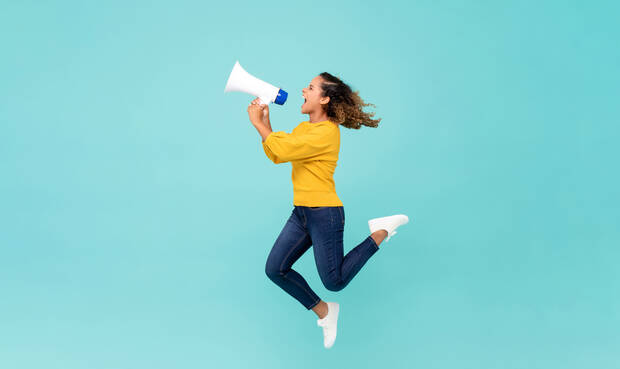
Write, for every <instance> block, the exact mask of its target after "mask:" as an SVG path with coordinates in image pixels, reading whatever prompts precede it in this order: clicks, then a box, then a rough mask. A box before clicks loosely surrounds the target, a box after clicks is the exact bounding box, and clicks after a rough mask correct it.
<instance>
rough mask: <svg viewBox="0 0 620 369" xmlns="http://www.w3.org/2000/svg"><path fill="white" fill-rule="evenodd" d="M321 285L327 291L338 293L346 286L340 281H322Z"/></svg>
mask: <svg viewBox="0 0 620 369" xmlns="http://www.w3.org/2000/svg"><path fill="white" fill-rule="evenodd" d="M323 285H324V286H325V288H327V289H328V290H329V291H334V292H336V291H340V290H341V289H343V288H344V286H346V285H345V284H344V283H342V282H341V281H323Z"/></svg>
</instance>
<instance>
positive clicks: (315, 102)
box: [301, 76, 329, 114]
mask: <svg viewBox="0 0 620 369" xmlns="http://www.w3.org/2000/svg"><path fill="white" fill-rule="evenodd" d="M322 82H323V78H322V77H321V76H316V77H314V78H313V79H312V81H310V84H309V85H308V87H306V88H304V89H302V90H301V93H302V95H303V97H304V103H303V104H302V105H301V113H302V114H310V113H317V112H321V111H322V110H323V107H322V106H321V105H322V104H327V103H328V102H329V97H326V96H325V97H323V96H321V95H322V94H323V89H321V83H322Z"/></svg>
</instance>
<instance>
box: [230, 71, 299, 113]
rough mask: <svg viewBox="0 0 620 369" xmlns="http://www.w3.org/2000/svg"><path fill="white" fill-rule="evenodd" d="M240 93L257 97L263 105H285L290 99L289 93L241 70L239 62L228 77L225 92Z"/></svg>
mask: <svg viewBox="0 0 620 369" xmlns="http://www.w3.org/2000/svg"><path fill="white" fill-rule="evenodd" d="M230 91H240V92H245V93H248V94H250V95H253V96H256V97H258V98H259V99H260V102H261V104H270V103H272V102H273V103H276V104H278V105H283V104H284V102H285V101H286V98H287V97H288V93H287V92H286V91H284V90H282V89H279V88H277V87H275V86H273V85H271V84H269V83H267V82H265V81H262V80H260V79H258V78H256V77H254V76H253V75H251V74H250V73H248V72H246V71H245V69H243V68H241V64H239V62H238V61H237V62H236V63H235V66H234V67H233V69H232V72H230V76H228V82H226V87H225V88H224V92H230Z"/></svg>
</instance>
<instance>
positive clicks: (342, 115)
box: [248, 73, 409, 348]
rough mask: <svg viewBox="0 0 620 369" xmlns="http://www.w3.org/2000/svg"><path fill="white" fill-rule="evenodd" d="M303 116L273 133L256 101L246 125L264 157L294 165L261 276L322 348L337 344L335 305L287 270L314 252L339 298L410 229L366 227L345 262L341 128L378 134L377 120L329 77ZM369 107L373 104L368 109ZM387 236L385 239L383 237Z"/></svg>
mask: <svg viewBox="0 0 620 369" xmlns="http://www.w3.org/2000/svg"><path fill="white" fill-rule="evenodd" d="M302 94H303V97H304V100H305V101H304V103H303V105H302V106H301V113H302V114H308V116H309V120H308V121H305V122H301V123H300V124H299V125H298V126H297V127H295V128H294V129H293V131H292V132H291V133H285V132H283V131H280V132H273V131H272V130H271V122H270V120H269V107H268V106H267V105H262V104H260V101H259V99H255V100H253V101H252V103H251V104H250V105H249V106H248V115H249V117H250V121H251V122H252V124H253V125H254V127H255V128H256V130H258V133H259V134H260V135H261V137H262V139H263V149H264V151H265V154H266V155H267V157H269V159H271V161H273V162H274V163H275V164H280V163H286V162H291V164H292V167H293V175H292V179H293V206H294V208H293V212H292V214H291V216H290V217H289V219H288V221H287V222H286V224H285V225H284V229H282V232H281V233H280V235H279V236H278V238H277V239H276V241H275V244H274V245H273V248H272V249H271V252H270V253H269V257H268V258H267V263H266V265H265V272H266V273H267V276H268V277H269V278H270V279H271V280H272V281H273V282H274V283H275V284H277V285H278V286H280V287H281V288H282V289H283V290H284V291H286V292H287V293H288V294H290V295H291V296H293V297H294V298H295V299H297V300H298V301H299V302H300V303H301V304H302V305H303V306H304V307H305V308H306V309H308V310H310V309H312V311H314V312H315V313H316V315H317V316H318V318H319V319H318V320H317V325H318V326H320V327H323V344H324V346H325V348H330V347H332V345H333V344H334V342H335V340H336V333H337V323H338V313H339V310H340V306H339V304H338V303H336V302H324V301H322V300H321V299H320V298H319V296H317V295H316V294H315V293H314V291H312V289H311V288H310V286H308V283H307V282H306V280H305V279H304V278H303V277H302V276H301V275H300V274H299V273H297V272H296V271H295V270H293V269H291V266H292V265H293V264H294V263H295V262H296V261H297V260H298V259H299V258H300V257H301V256H302V255H303V254H304V253H305V252H306V251H307V250H308V249H309V248H310V246H313V250H314V259H315V262H316V266H317V269H318V272H319V276H320V277H321V281H322V282H323V284H324V285H325V287H326V288H327V289H328V290H330V291H340V290H341V289H343V288H344V287H345V286H346V285H347V284H349V282H351V280H352V279H353V277H354V276H355V275H356V274H357V273H358V272H359V271H360V269H361V268H362V267H363V266H364V264H365V263H366V261H368V259H370V257H371V256H372V255H373V254H374V253H375V252H377V250H379V245H380V244H381V242H383V241H384V240H385V241H386V242H387V241H389V239H390V237H392V236H393V235H395V234H396V228H397V227H399V226H401V225H403V224H406V223H407V222H409V218H408V217H407V216H406V215H403V214H398V215H392V216H387V217H382V218H375V219H371V220H369V221H368V226H369V228H370V233H371V234H370V236H368V237H367V238H366V239H364V240H363V241H362V242H361V243H360V244H359V245H357V246H356V247H355V248H353V249H352V250H351V251H349V253H348V254H347V255H346V256H344V257H343V244H342V240H343V232H344V220H345V216H344V207H343V205H342V202H341V201H340V199H339V198H338V196H337V195H336V186H335V183H334V179H333V175H334V171H335V169H336V163H337V162H338V152H339V151H340V126H341V125H342V126H344V127H346V128H352V129H359V128H360V127H361V126H367V127H377V126H378V125H379V122H380V121H381V119H372V117H373V116H374V115H375V113H366V112H363V111H362V108H363V107H365V106H371V105H372V104H367V103H365V102H364V101H363V100H362V99H361V98H360V97H359V95H358V93H357V92H353V91H352V90H351V88H350V87H349V86H348V85H347V84H345V83H343V82H342V81H341V80H340V79H338V78H337V77H334V76H332V75H331V74H329V73H321V74H320V75H318V76H316V77H314V79H312V81H311V82H310V85H309V86H308V87H307V88H304V89H302ZM372 106H374V105H372ZM386 237H387V238H386Z"/></svg>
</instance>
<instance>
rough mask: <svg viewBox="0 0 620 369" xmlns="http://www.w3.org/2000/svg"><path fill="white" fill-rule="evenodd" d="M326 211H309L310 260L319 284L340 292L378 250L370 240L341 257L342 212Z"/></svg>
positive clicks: (332, 209) (342, 209)
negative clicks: (311, 243) (317, 274)
mask: <svg viewBox="0 0 620 369" xmlns="http://www.w3.org/2000/svg"><path fill="white" fill-rule="evenodd" d="M325 209H329V210H325V211H323V214H319V211H314V212H313V211H312V210H309V212H310V213H312V214H313V215H314V216H315V217H314V218H313V219H312V218H311V219H312V221H311V222H309V224H308V230H309V233H310V236H311V238H312V240H313V249H314V259H315V262H316V266H317V269H318V272H319V276H320V277H321V281H322V282H323V284H324V285H325V288H327V289H328V290H330V291H340V290H342V289H343V288H345V287H346V286H347V285H348V284H349V282H351V280H352V279H353V277H355V275H357V273H358V272H359V271H360V270H361V269H362V267H363V266H364V264H366V262H367V261H368V259H370V257H371V256H372V255H374V254H375V253H376V252H377V251H378V250H379V247H378V246H377V244H376V242H375V241H374V239H373V238H372V237H371V236H368V237H366V239H364V240H363V241H362V242H361V243H360V244H358V245H357V246H355V247H354V248H353V249H352V250H351V251H349V252H348V253H347V255H346V256H343V254H344V250H343V237H344V208H342V207H340V208H339V207H329V208H325Z"/></svg>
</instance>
